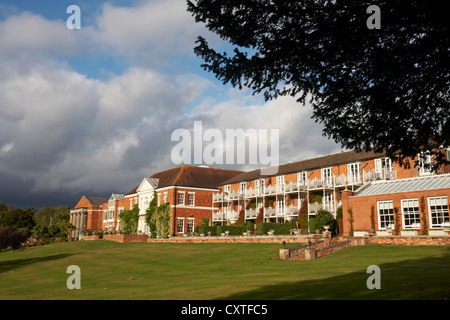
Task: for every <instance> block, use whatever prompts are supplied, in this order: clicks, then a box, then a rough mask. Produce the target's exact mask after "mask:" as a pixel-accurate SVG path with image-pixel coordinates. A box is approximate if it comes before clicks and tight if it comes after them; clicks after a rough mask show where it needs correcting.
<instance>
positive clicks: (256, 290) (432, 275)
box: [0, 240, 450, 300]
mask: <svg viewBox="0 0 450 320" xmlns="http://www.w3.org/2000/svg"><path fill="white" fill-rule="evenodd" d="M291 246H292V245H291ZM279 247H280V245H277V244H276V245H273V244H173V243H130V244H120V243H115V242H109V241H101V240H100V241H80V242H69V243H60V244H51V245H46V246H42V247H35V248H26V249H24V250H19V251H15V252H14V251H6V252H2V253H0V299H2V300H5V299H153V300H155V299H165V300H166V299H170V300H178V299H187V300H197V299H208V300H209V299H248V300H261V299H270V300H274V299H447V298H450V276H449V274H450V248H448V247H426V246H420V247H406V246H405V247H400V246H399V247H390V246H365V247H353V248H348V249H344V250H341V251H339V252H337V253H335V254H333V255H330V256H326V257H323V258H321V259H318V260H314V261H281V260H273V259H272V258H273V257H276V256H277V255H278V249H279ZM69 265H77V266H79V267H80V269H81V289H80V290H69V289H67V287H66V280H67V278H68V277H69V276H70V275H69V274H67V273H66V270H67V267H68V266H69ZM369 265H378V266H379V267H380V268H381V289H380V290H376V289H374V290H369V289H367V286H366V280H367V278H368V277H369V276H370V274H367V273H366V270H367V267H368V266H369Z"/></svg>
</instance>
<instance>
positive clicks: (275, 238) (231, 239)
mask: <svg viewBox="0 0 450 320" xmlns="http://www.w3.org/2000/svg"><path fill="white" fill-rule="evenodd" d="M321 238H322V235H271V236H268V235H264V236H263V235H261V236H204V237H199V236H188V237H170V238H168V239H155V238H149V239H148V240H147V242H173V243H278V244H280V245H281V244H282V243H283V241H284V242H286V243H305V244H306V243H308V241H317V239H321Z"/></svg>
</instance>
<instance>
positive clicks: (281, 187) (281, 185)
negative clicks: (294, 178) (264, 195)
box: [276, 175, 286, 192]
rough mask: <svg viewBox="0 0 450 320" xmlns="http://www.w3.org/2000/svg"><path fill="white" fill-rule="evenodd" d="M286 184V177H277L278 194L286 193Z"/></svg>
mask: <svg viewBox="0 0 450 320" xmlns="http://www.w3.org/2000/svg"><path fill="white" fill-rule="evenodd" d="M285 183H286V180H285V176H284V175H283V176H277V177H276V188H277V192H283V191H284V185H285Z"/></svg>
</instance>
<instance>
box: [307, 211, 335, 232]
mask: <svg viewBox="0 0 450 320" xmlns="http://www.w3.org/2000/svg"><path fill="white" fill-rule="evenodd" d="M324 226H330V228H329V229H328V230H329V231H331V233H332V234H333V235H335V234H336V229H337V222H336V219H335V218H334V216H333V215H332V214H331V212H330V211H327V210H324V209H321V210H319V211H318V212H317V213H316V216H315V218H311V219H309V232H310V233H315V232H316V230H317V229H319V230H320V231H321V232H323V231H325V229H324Z"/></svg>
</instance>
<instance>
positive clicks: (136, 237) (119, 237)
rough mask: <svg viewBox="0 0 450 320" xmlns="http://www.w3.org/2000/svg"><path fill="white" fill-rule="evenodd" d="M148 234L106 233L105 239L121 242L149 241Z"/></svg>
mask: <svg viewBox="0 0 450 320" xmlns="http://www.w3.org/2000/svg"><path fill="white" fill-rule="evenodd" d="M147 239H148V236H147V235H142V234H106V235H104V236H103V240H110V241H115V242H120V243H129V242H147Z"/></svg>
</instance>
